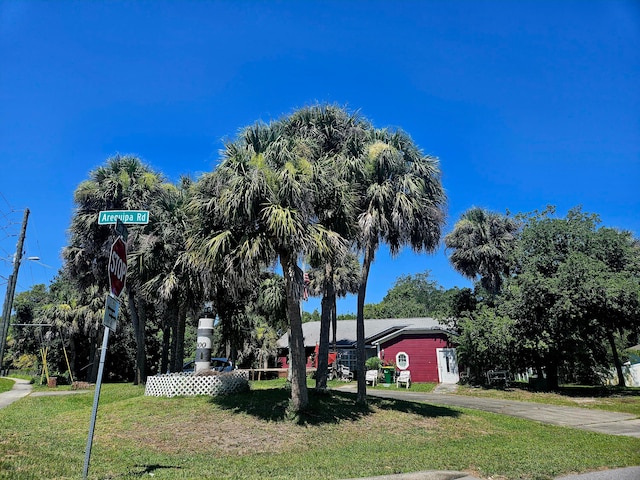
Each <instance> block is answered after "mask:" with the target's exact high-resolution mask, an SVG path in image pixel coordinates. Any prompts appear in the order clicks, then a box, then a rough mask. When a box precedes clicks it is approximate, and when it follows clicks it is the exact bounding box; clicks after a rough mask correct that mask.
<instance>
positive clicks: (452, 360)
mask: <svg viewBox="0 0 640 480" xmlns="http://www.w3.org/2000/svg"><path fill="white" fill-rule="evenodd" d="M436 354H437V355H438V379H439V380H440V383H458V381H459V380H460V375H459V374H458V361H457V359H456V349H455V348H436Z"/></svg>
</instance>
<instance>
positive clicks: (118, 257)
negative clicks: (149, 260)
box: [109, 237, 127, 297]
mask: <svg viewBox="0 0 640 480" xmlns="http://www.w3.org/2000/svg"><path fill="white" fill-rule="evenodd" d="M126 279H127V246H126V244H125V243H124V241H123V240H122V237H118V238H116V241H115V242H113V245H111V253H110V254H109V289H110V290H111V293H112V294H113V295H114V296H115V297H119V296H120V294H121V293H122V289H123V288H124V284H125V281H126Z"/></svg>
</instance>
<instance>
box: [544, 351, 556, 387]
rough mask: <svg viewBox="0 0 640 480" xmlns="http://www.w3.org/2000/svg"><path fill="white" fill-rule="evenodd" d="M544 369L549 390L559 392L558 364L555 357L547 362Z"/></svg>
mask: <svg viewBox="0 0 640 480" xmlns="http://www.w3.org/2000/svg"><path fill="white" fill-rule="evenodd" d="M544 368H545V371H546V373H547V388H548V389H549V390H551V391H556V390H558V386H559V385H558V362H557V361H556V356H555V355H554V356H552V357H551V358H550V359H549V360H547V362H546V364H545V367H544Z"/></svg>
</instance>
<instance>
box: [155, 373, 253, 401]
mask: <svg viewBox="0 0 640 480" xmlns="http://www.w3.org/2000/svg"><path fill="white" fill-rule="evenodd" d="M247 390H249V376H248V373H247V372H246V371H233V372H224V373H220V374H218V375H194V374H193V373H168V374H164V375H156V376H153V377H148V378H147V385H146V387H145V391H144V394H145V395H146V396H149V397H169V398H171V397H177V396H194V395H230V394H232V393H237V392H244V391H247Z"/></svg>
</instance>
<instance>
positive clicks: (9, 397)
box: [0, 377, 31, 409]
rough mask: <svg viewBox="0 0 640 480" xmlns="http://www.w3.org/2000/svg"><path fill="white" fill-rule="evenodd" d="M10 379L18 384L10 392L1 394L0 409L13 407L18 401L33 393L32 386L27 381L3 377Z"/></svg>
mask: <svg viewBox="0 0 640 480" xmlns="http://www.w3.org/2000/svg"><path fill="white" fill-rule="evenodd" d="M3 378H9V379H10V380H13V381H14V382H16V383H15V384H14V385H13V388H12V389H11V390H9V391H8V392H4V393H0V409H2V408H4V407H7V406H9V405H11V404H12V403H13V402H15V401H16V400H18V399H20V398H22V397H26V396H27V395H29V394H30V393H31V384H30V383H29V382H28V381H27V380H22V379H21V378H11V377H3Z"/></svg>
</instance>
